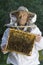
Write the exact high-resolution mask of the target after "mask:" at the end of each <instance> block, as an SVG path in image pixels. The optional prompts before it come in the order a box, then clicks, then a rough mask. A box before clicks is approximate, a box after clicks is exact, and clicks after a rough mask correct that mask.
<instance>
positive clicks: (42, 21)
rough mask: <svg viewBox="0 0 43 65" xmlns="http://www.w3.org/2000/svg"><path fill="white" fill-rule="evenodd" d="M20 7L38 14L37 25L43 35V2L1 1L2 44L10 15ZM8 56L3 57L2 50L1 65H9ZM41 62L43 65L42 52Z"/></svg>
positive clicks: (26, 0)
mask: <svg viewBox="0 0 43 65" xmlns="http://www.w3.org/2000/svg"><path fill="white" fill-rule="evenodd" d="M19 6H25V7H27V8H28V10H29V11H31V12H34V13H36V14H37V21H36V23H35V24H37V26H38V27H39V28H40V30H41V31H42V35H43V0H0V44H1V38H2V35H3V33H4V30H5V29H6V27H4V24H5V23H9V22H10V21H9V20H10V17H9V13H10V12H11V11H13V10H16V9H17V8H18V7H19ZM7 55H8V54H6V55H3V53H2V52H1V49H0V65H7V64H6V59H7ZM40 61H41V65H43V54H42V51H40Z"/></svg>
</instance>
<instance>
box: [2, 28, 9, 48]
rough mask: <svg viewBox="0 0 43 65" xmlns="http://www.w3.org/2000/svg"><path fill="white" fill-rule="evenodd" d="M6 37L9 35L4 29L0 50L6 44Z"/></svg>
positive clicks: (7, 30)
mask: <svg viewBox="0 0 43 65" xmlns="http://www.w3.org/2000/svg"><path fill="white" fill-rule="evenodd" d="M8 35H9V28H8V29H6V30H5V32H4V34H3V37H2V42H1V48H2V47H3V45H5V44H6V43H7V40H8Z"/></svg>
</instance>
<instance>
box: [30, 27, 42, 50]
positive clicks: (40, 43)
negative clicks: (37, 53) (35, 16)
mask: <svg viewBox="0 0 43 65" xmlns="http://www.w3.org/2000/svg"><path fill="white" fill-rule="evenodd" d="M31 33H33V34H39V35H40V36H42V32H41V31H40V29H39V28H38V27H37V26H36V28H35V29H34V30H32V32H31ZM35 48H36V49H37V50H42V49H43V37H41V40H40V41H39V42H36V41H35Z"/></svg>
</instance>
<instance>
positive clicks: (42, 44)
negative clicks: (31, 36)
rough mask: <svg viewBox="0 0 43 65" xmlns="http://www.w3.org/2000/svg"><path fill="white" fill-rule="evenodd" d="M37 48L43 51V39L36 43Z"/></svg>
mask: <svg viewBox="0 0 43 65" xmlns="http://www.w3.org/2000/svg"><path fill="white" fill-rule="evenodd" d="M35 47H36V49H37V50H38V51H40V50H43V37H42V38H41V40H40V41H39V42H35Z"/></svg>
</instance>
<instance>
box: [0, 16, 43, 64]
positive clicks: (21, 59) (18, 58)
mask: <svg viewBox="0 0 43 65" xmlns="http://www.w3.org/2000/svg"><path fill="white" fill-rule="evenodd" d="M31 21H32V22H35V21H36V15H35V16H34V18H33V19H32V20H31ZM10 24H12V19H11V23H10ZM16 26H17V25H16ZM9 29H10V28H7V29H6V30H5V32H4V35H3V37H2V43H1V48H2V47H3V45H4V44H6V43H7V40H8V35H9ZM17 29H18V30H19V28H17ZM24 31H27V27H25V28H24ZM30 33H33V34H39V35H42V33H41V31H40V30H39V28H38V27H37V26H36V27H35V28H33V29H32V30H31V32H30ZM42 49H43V37H42V38H41V40H40V41H39V42H36V41H35V42H34V47H33V50H32V55H31V56H26V55H22V54H16V53H15V52H12V53H9V55H8V58H7V64H10V63H11V64H13V65H38V64H40V62H39V53H38V51H39V50H42Z"/></svg>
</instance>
